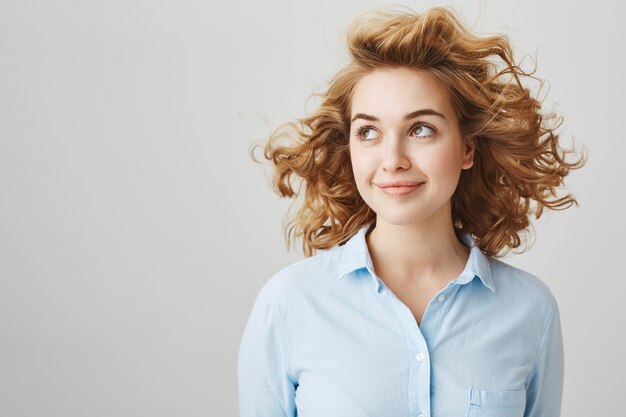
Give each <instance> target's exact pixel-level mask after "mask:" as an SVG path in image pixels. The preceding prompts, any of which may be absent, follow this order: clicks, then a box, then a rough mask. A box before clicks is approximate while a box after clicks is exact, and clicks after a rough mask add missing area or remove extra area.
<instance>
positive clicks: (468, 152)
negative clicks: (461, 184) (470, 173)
mask: <svg viewBox="0 0 626 417" xmlns="http://www.w3.org/2000/svg"><path fill="white" fill-rule="evenodd" d="M463 146H464V150H463V165H462V166H461V168H462V169H470V168H471V167H472V166H473V165H474V151H475V150H476V138H468V139H465V140H464V145H463Z"/></svg>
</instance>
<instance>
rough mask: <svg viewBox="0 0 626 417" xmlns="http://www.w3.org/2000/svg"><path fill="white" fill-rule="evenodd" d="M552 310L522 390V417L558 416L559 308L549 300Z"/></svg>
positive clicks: (560, 364) (561, 361) (561, 362)
mask: <svg viewBox="0 0 626 417" xmlns="http://www.w3.org/2000/svg"><path fill="white" fill-rule="evenodd" d="M552 301H553V304H552V310H551V312H550V314H549V318H548V322H547V323H546V328H545V331H544V335H543V340H542V344H541V346H540V347H539V352H538V354H537V360H536V361H535V366H534V368H533V371H532V374H531V376H530V380H529V382H528V385H527V387H526V411H525V413H524V417H559V416H560V415H561V401H562V397H563V378H564V357H563V335H562V333H561V321H560V315H559V309H558V306H557V304H556V301H555V300H554V299H553V300H552Z"/></svg>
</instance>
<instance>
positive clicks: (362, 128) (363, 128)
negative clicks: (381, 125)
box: [355, 122, 437, 142]
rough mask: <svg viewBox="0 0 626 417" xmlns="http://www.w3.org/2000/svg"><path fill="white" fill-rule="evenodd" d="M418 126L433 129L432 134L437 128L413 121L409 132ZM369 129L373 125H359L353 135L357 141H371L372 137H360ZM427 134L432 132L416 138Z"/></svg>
mask: <svg viewBox="0 0 626 417" xmlns="http://www.w3.org/2000/svg"><path fill="white" fill-rule="evenodd" d="M420 126H425V127H427V128H429V129H430V130H432V131H433V134H434V133H437V130H435V128H434V127H432V126H431V125H429V124H427V123H424V122H419V123H415V124H414V125H413V126H411V129H410V132H412V131H413V130H415V129H416V128H418V127H420ZM370 129H374V127H373V126H370V125H366V126H360V127H359V128H358V129H357V130H356V132H355V136H356V137H357V139H358V140H359V141H361V142H371V141H372V140H374V139H363V137H362V134H363V132H365V131H366V130H370ZM428 136H432V134H431V135H427V136H417V137H418V138H425V137H428Z"/></svg>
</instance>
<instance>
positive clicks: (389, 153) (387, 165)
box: [382, 137, 411, 172]
mask: <svg viewBox="0 0 626 417" xmlns="http://www.w3.org/2000/svg"><path fill="white" fill-rule="evenodd" d="M384 152H385V153H384V155H383V161H382V167H383V169H384V170H385V171H390V172H393V171H396V170H397V169H407V168H409V167H410V166H411V161H410V160H409V158H408V156H407V153H406V149H405V143H404V140H403V138H401V137H395V138H391V139H389V140H387V144H386V146H385V151H384Z"/></svg>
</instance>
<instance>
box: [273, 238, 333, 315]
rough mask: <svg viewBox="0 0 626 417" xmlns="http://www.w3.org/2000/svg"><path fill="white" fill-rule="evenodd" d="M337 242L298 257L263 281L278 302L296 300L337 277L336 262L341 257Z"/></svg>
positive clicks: (327, 286) (323, 287)
mask: <svg viewBox="0 0 626 417" xmlns="http://www.w3.org/2000/svg"><path fill="white" fill-rule="evenodd" d="M341 248H342V247H340V246H337V247H334V248H332V249H328V250H325V251H320V252H318V253H317V254H316V255H314V256H311V257H308V258H304V259H300V260H298V261H296V262H293V263H291V264H289V265H287V266H285V267H284V268H282V269H280V270H279V271H277V272H276V273H274V274H273V275H272V276H271V277H270V278H269V279H268V280H267V282H266V284H265V286H266V287H270V289H269V292H270V293H271V297H272V298H273V299H274V300H275V301H276V302H277V303H281V304H282V303H284V302H286V301H287V300H292V301H293V300H296V299H298V298H301V297H304V296H307V295H309V296H311V295H314V294H316V293H322V292H324V291H325V290H328V289H330V288H332V287H333V286H334V283H336V281H337V266H338V262H339V261H340V258H341Z"/></svg>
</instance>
